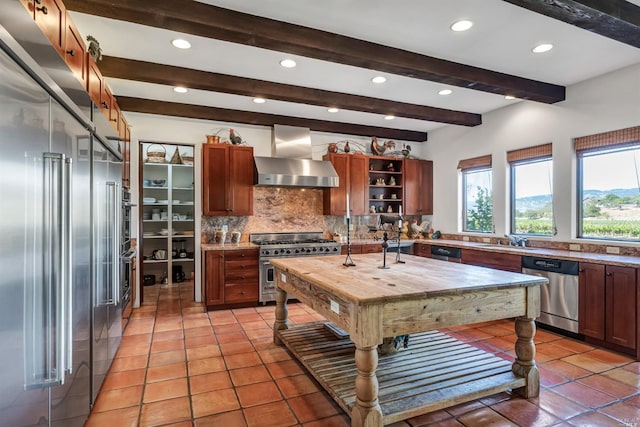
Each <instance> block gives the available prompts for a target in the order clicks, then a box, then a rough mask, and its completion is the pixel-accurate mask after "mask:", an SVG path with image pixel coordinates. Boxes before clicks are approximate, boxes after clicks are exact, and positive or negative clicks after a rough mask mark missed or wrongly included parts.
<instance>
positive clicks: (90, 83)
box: [85, 52, 103, 105]
mask: <svg viewBox="0 0 640 427" xmlns="http://www.w3.org/2000/svg"><path fill="white" fill-rule="evenodd" d="M85 56H86V58H87V59H86V61H87V92H88V93H89V98H91V101H93V103H94V104H96V105H100V97H101V96H102V84H103V81H102V80H103V79H102V72H101V71H100V69H99V68H98V65H97V64H96V61H94V60H93V58H92V57H91V55H89V53H88V52H87V53H85Z"/></svg>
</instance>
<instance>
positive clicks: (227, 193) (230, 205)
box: [202, 144, 254, 216]
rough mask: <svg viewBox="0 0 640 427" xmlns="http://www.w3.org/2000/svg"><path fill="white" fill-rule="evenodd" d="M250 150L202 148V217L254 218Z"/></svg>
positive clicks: (245, 148) (228, 146)
mask: <svg viewBox="0 0 640 427" xmlns="http://www.w3.org/2000/svg"><path fill="white" fill-rule="evenodd" d="M253 169H254V166H253V147H247V146H235V145H228V144H205V145H203V146H202V180H203V182H202V197H203V200H202V214H203V215H233V216H246V215H253Z"/></svg>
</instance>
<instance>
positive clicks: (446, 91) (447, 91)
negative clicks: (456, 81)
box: [438, 89, 453, 95]
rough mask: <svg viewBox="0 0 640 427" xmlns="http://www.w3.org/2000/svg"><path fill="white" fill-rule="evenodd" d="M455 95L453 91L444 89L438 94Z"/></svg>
mask: <svg viewBox="0 0 640 427" xmlns="http://www.w3.org/2000/svg"><path fill="white" fill-rule="evenodd" d="M452 93H453V91H452V90H451V89H442V90H441V91H440V92H438V95H451V94H452Z"/></svg>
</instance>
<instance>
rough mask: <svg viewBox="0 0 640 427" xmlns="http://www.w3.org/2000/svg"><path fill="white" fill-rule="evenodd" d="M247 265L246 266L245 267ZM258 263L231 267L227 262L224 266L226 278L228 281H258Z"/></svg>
mask: <svg viewBox="0 0 640 427" xmlns="http://www.w3.org/2000/svg"><path fill="white" fill-rule="evenodd" d="M245 267H246V268H245ZM258 276H259V274H258V265H257V264H256V265H240V266H238V265H236V266H234V268H229V264H228V263H225V266H224V280H225V282H228V281H232V280H233V281H239V280H242V281H245V280H253V281H256V282H257V281H258Z"/></svg>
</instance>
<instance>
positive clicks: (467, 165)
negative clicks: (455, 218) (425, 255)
mask: <svg viewBox="0 0 640 427" xmlns="http://www.w3.org/2000/svg"><path fill="white" fill-rule="evenodd" d="M458 168H459V169H461V172H462V189H463V191H462V231H467V232H476V233H492V232H493V199H492V182H491V178H492V172H491V156H483V157H476V158H473V159H467V160H461V161H460V163H459V164H458Z"/></svg>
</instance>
